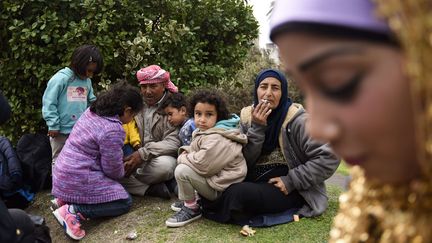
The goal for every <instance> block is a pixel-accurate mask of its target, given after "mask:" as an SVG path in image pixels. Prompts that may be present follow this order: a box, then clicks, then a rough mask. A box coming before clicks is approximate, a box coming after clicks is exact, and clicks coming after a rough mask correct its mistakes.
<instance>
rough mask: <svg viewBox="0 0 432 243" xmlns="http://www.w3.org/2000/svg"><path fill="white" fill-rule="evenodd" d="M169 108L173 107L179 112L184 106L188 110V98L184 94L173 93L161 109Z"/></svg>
mask: <svg viewBox="0 0 432 243" xmlns="http://www.w3.org/2000/svg"><path fill="white" fill-rule="evenodd" d="M168 106H171V107H173V108H176V109H179V110H180V108H182V107H183V106H184V107H186V108H187V106H188V103H187V98H186V96H184V94H182V93H173V94H171V95H170V96H168V98H166V99H165V100H164V102H163V103H162V104H161V109H165V108H167V107H168Z"/></svg>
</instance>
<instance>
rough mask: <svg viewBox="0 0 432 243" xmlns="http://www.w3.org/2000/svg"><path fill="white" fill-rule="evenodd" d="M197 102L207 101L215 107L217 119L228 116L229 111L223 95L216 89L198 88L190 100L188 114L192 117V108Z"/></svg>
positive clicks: (193, 108)
mask: <svg viewBox="0 0 432 243" xmlns="http://www.w3.org/2000/svg"><path fill="white" fill-rule="evenodd" d="M197 103H208V104H210V105H214V106H215V107H216V112H217V121H221V120H226V119H228V118H229V115H230V113H229V111H228V108H227V105H226V102H225V99H224V98H223V96H222V95H221V94H220V93H219V92H217V91H216V90H198V91H197V92H196V93H195V94H194V95H193V96H192V98H191V100H190V110H189V116H190V117H194V110H195V106H196V104H197Z"/></svg>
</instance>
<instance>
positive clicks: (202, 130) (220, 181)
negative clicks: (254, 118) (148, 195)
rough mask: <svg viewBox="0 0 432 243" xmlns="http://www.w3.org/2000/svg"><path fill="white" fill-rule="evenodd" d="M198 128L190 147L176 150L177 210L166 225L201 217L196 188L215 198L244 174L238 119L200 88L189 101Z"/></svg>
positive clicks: (244, 140)
mask: <svg viewBox="0 0 432 243" xmlns="http://www.w3.org/2000/svg"><path fill="white" fill-rule="evenodd" d="M190 104H191V105H190V107H191V113H192V114H191V115H192V116H193V117H194V121H195V124H196V127H197V129H196V130H195V131H194V132H193V137H192V142H191V144H190V146H182V147H181V148H180V150H179V154H180V155H179V157H178V159H177V163H178V165H177V167H176V169H175V172H174V174H175V178H176V181H177V184H178V190H179V195H178V196H179V199H180V200H181V201H182V202H180V203H179V202H177V203H174V204H173V205H171V208H172V209H173V210H174V211H177V213H175V214H174V215H173V216H172V217H170V218H169V219H168V220H166V222H165V224H166V225H167V226H168V227H181V226H184V225H186V224H188V223H190V222H192V221H194V220H196V219H198V218H200V217H201V209H200V206H199V204H198V203H197V199H198V197H197V196H196V193H195V191H196V192H197V193H198V194H199V195H200V196H201V197H204V198H206V199H208V200H215V199H217V198H218V197H219V196H220V195H221V194H222V192H223V191H224V190H225V189H226V188H227V187H228V186H230V185H231V184H233V183H237V182H241V181H243V179H244V178H245V176H246V172H247V167H246V161H245V159H244V157H243V154H242V148H243V145H244V144H246V143H247V137H246V135H244V134H241V133H240V131H239V129H237V127H238V123H239V120H240V118H239V117H238V116H237V115H235V114H233V115H229V113H228V110H227V108H226V104H225V101H224V100H223V99H222V97H221V96H220V95H219V94H218V93H216V92H215V91H199V92H197V93H196V94H195V95H194V96H193V97H192V98H191V102H190Z"/></svg>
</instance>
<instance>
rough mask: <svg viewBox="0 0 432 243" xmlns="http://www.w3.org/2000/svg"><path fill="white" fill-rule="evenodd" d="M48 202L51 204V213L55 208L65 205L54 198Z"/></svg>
mask: <svg viewBox="0 0 432 243" xmlns="http://www.w3.org/2000/svg"><path fill="white" fill-rule="evenodd" d="M50 202H51V206H50V208H51V211H54V210H56V209H57V208H59V207H61V206H63V205H65V204H66V203H65V202H64V201H63V200H61V199H59V198H56V197H55V198H54V199H52V200H51V201H50Z"/></svg>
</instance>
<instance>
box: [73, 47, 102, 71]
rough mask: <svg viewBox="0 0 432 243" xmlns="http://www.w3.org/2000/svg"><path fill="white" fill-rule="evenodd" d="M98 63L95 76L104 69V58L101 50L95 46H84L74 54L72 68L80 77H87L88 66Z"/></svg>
mask: <svg viewBox="0 0 432 243" xmlns="http://www.w3.org/2000/svg"><path fill="white" fill-rule="evenodd" d="M90 63H96V70H95V71H94V74H99V73H100V72H101V71H102V68H103V58H102V55H101V53H100V51H99V49H98V48H97V47H96V46H94V45H82V46H80V47H78V48H77V49H75V51H74V52H73V54H72V58H71V63H70V68H71V69H72V70H73V71H74V72H75V73H76V74H78V75H80V76H85V75H86V71H87V66H88V65H89V64H90Z"/></svg>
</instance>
